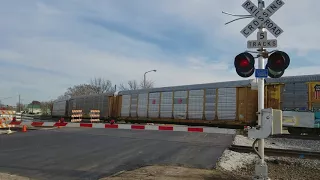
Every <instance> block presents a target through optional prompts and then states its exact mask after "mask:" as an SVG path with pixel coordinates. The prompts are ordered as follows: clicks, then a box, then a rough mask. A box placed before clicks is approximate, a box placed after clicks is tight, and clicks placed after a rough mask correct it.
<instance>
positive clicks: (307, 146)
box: [233, 135, 320, 152]
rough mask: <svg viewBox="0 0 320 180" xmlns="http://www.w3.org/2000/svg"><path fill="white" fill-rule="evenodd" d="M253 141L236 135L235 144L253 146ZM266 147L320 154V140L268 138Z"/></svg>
mask: <svg viewBox="0 0 320 180" xmlns="http://www.w3.org/2000/svg"><path fill="white" fill-rule="evenodd" d="M253 141H254V139H251V138H248V137H245V136H243V135H236V137H235V139H234V142H233V144H235V145H241V146H252V143H253ZM265 147H266V148H275V149H294V150H304V151H317V152H320V140H302V139H287V138H268V139H265Z"/></svg>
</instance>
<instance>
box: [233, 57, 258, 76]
mask: <svg viewBox="0 0 320 180" xmlns="http://www.w3.org/2000/svg"><path fill="white" fill-rule="evenodd" d="M254 62H255V61H254V57H253V56H252V55H251V54H250V53H248V52H243V53H240V54H238V55H237V56H236V57H235V59H234V67H235V68H236V72H237V74H238V75H239V76H241V77H244V78H246V77H250V76H251V75H252V74H253V73H254V70H255V69H254Z"/></svg>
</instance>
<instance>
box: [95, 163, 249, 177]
mask: <svg viewBox="0 0 320 180" xmlns="http://www.w3.org/2000/svg"><path fill="white" fill-rule="evenodd" d="M248 178H250V177H249V176H245V175H241V176H236V175H232V174H230V173H226V172H223V171H220V170H203V169H194V168H186V167H176V166H147V167H143V168H140V169H136V170H133V171H127V172H122V173H121V172H120V173H118V174H115V175H114V176H113V177H106V178H103V179H100V180H182V179H183V180H230V179H232V180H247V179H248Z"/></svg>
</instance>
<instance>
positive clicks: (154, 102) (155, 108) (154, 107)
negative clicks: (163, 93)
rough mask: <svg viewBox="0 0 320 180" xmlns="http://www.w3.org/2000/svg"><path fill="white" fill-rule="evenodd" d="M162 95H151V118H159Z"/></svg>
mask: <svg viewBox="0 0 320 180" xmlns="http://www.w3.org/2000/svg"><path fill="white" fill-rule="evenodd" d="M159 103H160V93H150V94H149V110H148V111H149V112H148V114H149V117H153V118H156V117H159Z"/></svg>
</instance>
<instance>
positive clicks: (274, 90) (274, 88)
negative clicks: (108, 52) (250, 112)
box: [264, 84, 283, 109]
mask: <svg viewBox="0 0 320 180" xmlns="http://www.w3.org/2000/svg"><path fill="white" fill-rule="evenodd" d="M282 91H283V88H282V85H279V84H277V85H267V86H266V87H265V96H264V97H265V98H264V99H265V100H264V104H265V108H273V109H281V101H280V100H281V92H282Z"/></svg>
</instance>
